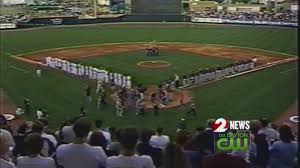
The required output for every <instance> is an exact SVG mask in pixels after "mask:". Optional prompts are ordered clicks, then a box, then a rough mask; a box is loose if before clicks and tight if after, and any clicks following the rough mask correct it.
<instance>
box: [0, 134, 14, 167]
mask: <svg viewBox="0 0 300 168" xmlns="http://www.w3.org/2000/svg"><path fill="white" fill-rule="evenodd" d="M7 152H8V146H7V145H6V144H5V143H4V141H3V139H2V138H1V137H0V168H15V165H14V164H13V163H11V162H10V161H9V160H7V158H6V156H5V155H6V154H7Z"/></svg>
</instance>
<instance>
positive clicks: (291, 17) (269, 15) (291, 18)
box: [193, 10, 298, 23]
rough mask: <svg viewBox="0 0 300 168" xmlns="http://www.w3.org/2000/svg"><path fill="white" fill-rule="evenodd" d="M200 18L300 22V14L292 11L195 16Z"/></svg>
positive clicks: (220, 13) (212, 13)
mask: <svg viewBox="0 0 300 168" xmlns="http://www.w3.org/2000/svg"><path fill="white" fill-rule="evenodd" d="M193 16H194V17H200V18H220V19H230V20H243V21H277V22H292V23H296V22H298V14H297V13H293V12H290V11H285V12H282V13H275V12H267V11H265V12H226V11H214V10H210V11H202V12H198V13H195V14H193Z"/></svg>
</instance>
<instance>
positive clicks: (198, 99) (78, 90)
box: [0, 25, 298, 135]
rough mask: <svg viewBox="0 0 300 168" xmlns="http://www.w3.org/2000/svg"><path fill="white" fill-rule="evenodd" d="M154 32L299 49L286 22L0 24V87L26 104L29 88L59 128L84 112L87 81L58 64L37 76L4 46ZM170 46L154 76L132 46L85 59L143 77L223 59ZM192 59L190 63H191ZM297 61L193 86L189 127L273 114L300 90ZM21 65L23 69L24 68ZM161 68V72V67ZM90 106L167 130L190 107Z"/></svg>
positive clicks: (18, 48) (109, 118)
mask: <svg viewBox="0 0 300 168" xmlns="http://www.w3.org/2000/svg"><path fill="white" fill-rule="evenodd" d="M152 40H156V41H167V42H191V43H201V44H224V45H233V46H242V47H252V48H258V49H266V50H272V51H277V52H284V53H287V54H293V55H297V30H296V29H287V28H271V27H265V28H262V27H251V26H250V27H236V26H234V27H224V26H207V25H205V26H196V27H192V26H176V27H175V28H170V26H151V25H148V26H136V25H132V26H128V25H127V26H125V25H124V26H92V27H68V28H46V29H39V30H24V31H1V40H0V42H1V46H0V51H2V54H1V55H0V56H1V57H0V61H1V62H0V66H1V67H0V74H1V78H0V79H1V80H0V87H1V88H4V91H5V92H6V94H7V95H8V96H9V97H10V98H11V99H12V101H13V102H14V103H15V104H16V105H17V106H20V107H22V106H23V97H24V96H26V95H27V96H28V97H30V98H31V99H32V106H33V109H34V110H36V109H37V108H38V107H39V106H45V108H46V109H47V111H48V113H49V115H50V116H49V121H50V125H51V127H52V128H57V126H58V125H59V124H60V122H61V121H62V120H64V119H66V118H70V117H73V116H76V115H78V114H79V106H80V103H81V102H83V99H84V96H83V95H84V88H85V87H86V86H87V81H84V80H78V78H76V79H75V78H72V77H70V76H65V75H64V74H62V73H57V72H55V71H44V72H43V76H42V78H37V77H36V75H35V69H36V67H33V66H31V65H27V64H24V63H20V62H16V61H13V60H12V59H11V57H9V54H3V53H12V54H22V53H24V52H31V51H37V50H43V49H50V48H57V47H69V46H78V45H87V44H101V43H113V42H141V41H143V42H145V41H152ZM169 54H172V55H173V53H166V55H163V56H162V57H159V58H157V59H164V57H168V58H166V59H168V61H170V62H172V63H173V64H174V65H176V66H172V67H170V69H168V68H167V69H165V70H164V71H160V70H159V72H156V73H155V74H154V73H153V75H152V76H151V73H149V74H148V75H147V73H145V75H139V72H140V71H142V70H140V69H136V68H133V66H135V65H134V64H133V63H135V62H134V61H138V60H139V59H142V60H145V59H148V58H146V57H144V56H141V57H140V56H139V54H138V53H129V55H128V56H125V57H124V56H122V57H121V56H118V55H115V56H112V57H118V60H111V58H110V57H102V58H97V59H96V60H93V59H91V60H86V63H89V64H92V65H97V66H103V65H109V66H108V68H111V69H113V70H116V71H125V72H127V73H128V74H137V77H136V79H137V80H142V81H144V82H146V83H154V82H155V81H160V80H163V79H167V78H168V77H169V76H170V75H171V74H173V73H175V72H178V73H180V72H181V73H186V72H190V71H193V70H195V69H194V68H196V67H197V68H198V66H200V67H202V66H212V65H215V64H223V63H224V62H223V61H224V60H217V61H216V60H210V59H209V60H208V59H206V57H192V56H187V57H189V59H182V58H181V57H183V56H178V55H177V54H178V53H174V55H176V56H175V57H171V56H170V55H169ZM125 55H126V54H125ZM98 59H99V61H98ZM200 60H201V61H200ZM112 61H113V62H114V63H113V62H112ZM225 61H226V60H225ZM112 64H114V65H116V66H113V65H112ZM128 64H129V65H128ZM188 66H190V68H187V67H188ZM126 67H127V68H126ZM184 67H185V68H184ZM296 67H297V64H296V63H289V64H285V65H280V66H277V67H274V68H270V69H266V70H263V71H259V72H256V73H252V74H248V75H245V76H241V77H237V78H233V79H228V80H224V81H220V82H217V83H214V84H210V85H206V86H203V87H199V88H196V89H193V90H192V94H193V96H194V97H195V103H196V105H197V109H198V115H197V117H195V118H189V119H188V127H189V128H195V127H197V126H199V125H203V124H204V122H205V121H206V120H207V119H208V118H217V117H221V116H222V117H228V118H229V119H255V118H258V117H261V116H266V117H270V118H272V119H275V118H276V117H278V116H279V115H280V113H282V112H283V111H285V110H286V109H287V108H288V106H289V105H291V104H292V103H293V102H294V101H295V99H296V98H297V92H298V88H297V86H298V81H297V76H298V71H297V69H295V68H296ZM20 68H21V69H23V70H25V72H23V71H21V70H19V69H20ZM143 73H144V72H143ZM162 73H164V75H161V74H162ZM87 110H88V114H89V116H90V117H91V118H92V119H103V120H104V121H105V124H106V125H110V126H111V125H112V126H116V127H123V126H128V125H134V126H137V127H139V128H142V127H149V128H154V127H156V126H163V127H165V128H166V131H167V133H170V134H171V135H174V133H175V129H176V124H177V123H178V121H179V120H180V118H181V117H183V116H184V114H183V112H184V111H186V107H182V108H178V109H172V110H167V111H163V112H161V115H160V117H154V116H152V115H151V114H148V115H147V116H146V117H144V118H138V117H136V116H135V115H134V112H133V111H129V112H128V116H126V117H124V118H116V117H115V115H114V107H113V106H112V105H109V106H107V107H106V108H105V109H103V110H97V109H96V107H95V102H93V103H91V104H88V105H87ZM27 117H28V118H31V117H32V116H27Z"/></svg>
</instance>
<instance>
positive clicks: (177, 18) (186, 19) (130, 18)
mask: <svg viewBox="0 0 300 168" xmlns="http://www.w3.org/2000/svg"><path fill="white" fill-rule="evenodd" d="M57 20H60V22H57ZM126 22H145V23H146V22H149V23H151V22H157V23H159V22H160V23H163V22H169V23H171V22H178V23H195V24H196V23H208V24H232V25H262V26H277V27H298V23H287V22H269V21H243V20H230V19H220V18H191V17H190V16H186V15H123V16H119V17H114V18H96V19H93V18H90V19H79V18H78V17H77V16H71V17H55V18H54V17H49V18H33V19H31V20H30V21H29V22H26V23H19V24H18V25H17V28H32V27H40V26H52V25H54V26H55V25H82V24H101V23H126Z"/></svg>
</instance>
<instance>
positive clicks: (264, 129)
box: [258, 118, 279, 145]
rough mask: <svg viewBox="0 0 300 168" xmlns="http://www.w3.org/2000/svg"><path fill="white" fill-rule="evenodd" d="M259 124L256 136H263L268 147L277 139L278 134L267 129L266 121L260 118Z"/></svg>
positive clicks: (271, 129) (273, 130) (267, 122)
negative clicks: (259, 127)
mask: <svg viewBox="0 0 300 168" xmlns="http://www.w3.org/2000/svg"><path fill="white" fill-rule="evenodd" d="M260 123H261V126H262V128H261V129H260V130H259V131H258V134H265V135H266V140H267V141H268V143H269V145H271V144H272V143H273V142H275V141H277V140H278V139H279V133H278V132H277V131H276V130H275V129H273V128H271V127H269V121H268V119H266V118H262V119H260Z"/></svg>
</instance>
